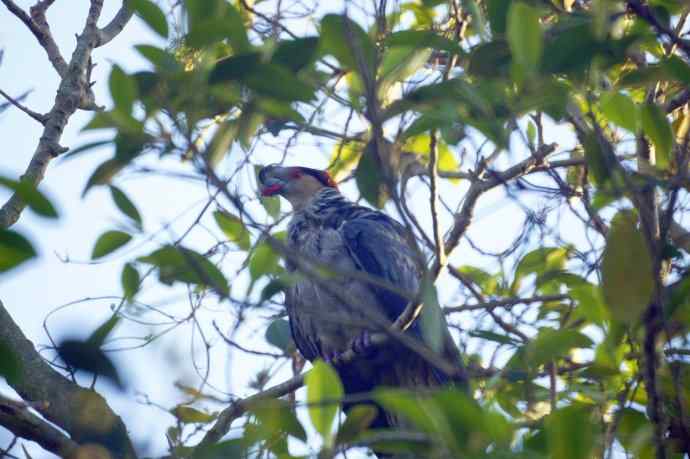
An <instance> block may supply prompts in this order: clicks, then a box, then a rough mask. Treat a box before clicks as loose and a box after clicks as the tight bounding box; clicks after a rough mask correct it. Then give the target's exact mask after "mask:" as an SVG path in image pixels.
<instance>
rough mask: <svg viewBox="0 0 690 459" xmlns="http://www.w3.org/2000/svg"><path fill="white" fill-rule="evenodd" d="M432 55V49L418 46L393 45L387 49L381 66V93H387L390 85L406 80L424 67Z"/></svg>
mask: <svg viewBox="0 0 690 459" xmlns="http://www.w3.org/2000/svg"><path fill="white" fill-rule="evenodd" d="M430 56H431V49H428V48H420V47H417V46H393V47H390V48H388V49H387V50H386V52H385V53H384V55H383V59H382V60H381V64H380V66H379V73H380V76H379V93H380V94H381V95H382V96H385V95H386V91H387V90H388V89H389V88H390V86H391V85H392V84H393V83H395V82H398V81H404V80H405V79H407V78H408V77H410V76H411V75H413V74H414V73H415V72H416V71H417V70H419V69H420V68H422V67H423V66H424V65H425V64H426V63H427V62H428V61H429V57H430Z"/></svg>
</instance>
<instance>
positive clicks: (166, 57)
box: [134, 45, 182, 73]
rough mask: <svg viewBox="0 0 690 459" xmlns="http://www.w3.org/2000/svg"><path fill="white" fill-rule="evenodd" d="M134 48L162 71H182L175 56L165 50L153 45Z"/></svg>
mask: <svg viewBox="0 0 690 459" xmlns="http://www.w3.org/2000/svg"><path fill="white" fill-rule="evenodd" d="M134 48H135V49H136V50H137V51H138V52H139V54H141V55H142V56H144V57H145V58H146V59H147V60H148V61H149V62H151V63H152V64H153V65H154V66H156V68H157V69H158V70H160V71H163V72H165V73H176V72H179V71H181V70H182V66H181V65H180V63H179V62H177V59H175V56H174V55H172V54H170V53H169V52H167V51H166V50H164V49H161V48H158V47H156V46H153V45H136V46H135V47H134Z"/></svg>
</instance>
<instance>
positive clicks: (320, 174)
mask: <svg viewBox="0 0 690 459" xmlns="http://www.w3.org/2000/svg"><path fill="white" fill-rule="evenodd" d="M259 184H260V186H261V194H262V195H263V196H274V195H280V196H283V197H284V198H285V199H287V200H288V201H290V204H292V207H293V208H295V209H301V208H303V207H304V206H305V205H306V204H307V202H309V200H310V199H311V198H312V197H313V196H314V195H315V194H316V193H317V192H318V191H319V190H320V189H322V188H335V189H337V188H338V186H337V185H336V183H335V181H334V180H333V179H332V178H331V176H330V175H329V174H328V172H326V171H322V170H318V169H311V168H309V167H282V166H277V165H275V164H271V165H268V166H265V167H263V168H262V169H261V170H260V171H259Z"/></svg>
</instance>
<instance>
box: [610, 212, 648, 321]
mask: <svg viewBox="0 0 690 459" xmlns="http://www.w3.org/2000/svg"><path fill="white" fill-rule="evenodd" d="M636 220H637V219H636V218H635V216H634V215H633V213H632V212H630V211H626V210H622V211H620V212H618V213H617V214H616V216H615V217H614V218H613V220H612V222H611V229H610V231H609V233H608V235H607V236H606V248H605V249H604V253H603V257H602V261H601V276H602V288H603V291H604V298H605V299H606V305H607V306H608V308H609V312H610V313H611V316H612V317H613V318H614V319H616V320H620V321H622V322H627V323H633V322H636V321H637V320H639V319H640V317H641V316H642V313H643V312H644V310H645V309H646V308H647V305H648V304H649V301H650V300H651V297H652V293H653V292H654V278H653V271H652V257H651V256H650V254H649V250H648V248H647V244H646V242H645V240H644V236H643V235H642V233H641V232H640V231H639V230H638V229H637V221H636Z"/></svg>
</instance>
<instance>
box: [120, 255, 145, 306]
mask: <svg viewBox="0 0 690 459" xmlns="http://www.w3.org/2000/svg"><path fill="white" fill-rule="evenodd" d="M120 283H121V284H122V291H123V293H124V297H125V299H126V300H127V301H132V299H134V295H136V294H137V292H138V291H139V286H140V285H141V276H139V271H137V269H136V268H135V267H134V266H133V265H132V264H131V263H127V264H125V266H124V268H122V274H121V275H120Z"/></svg>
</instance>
